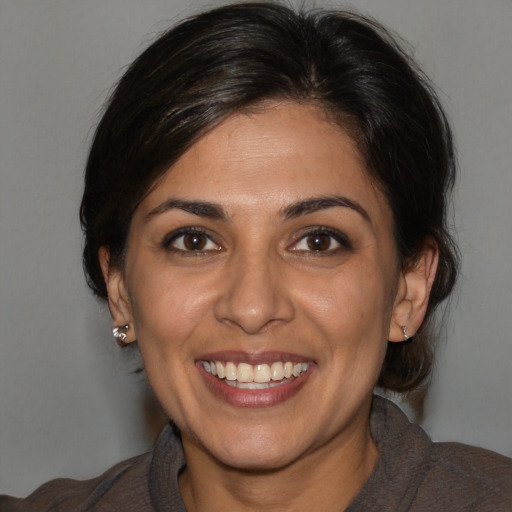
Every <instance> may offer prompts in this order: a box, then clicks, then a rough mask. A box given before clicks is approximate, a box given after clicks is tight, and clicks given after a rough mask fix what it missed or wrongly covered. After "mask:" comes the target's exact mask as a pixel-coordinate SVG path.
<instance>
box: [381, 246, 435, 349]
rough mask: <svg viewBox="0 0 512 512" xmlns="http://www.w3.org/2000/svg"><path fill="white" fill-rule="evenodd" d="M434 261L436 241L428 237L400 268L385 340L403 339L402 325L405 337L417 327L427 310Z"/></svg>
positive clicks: (432, 282) (410, 334)
mask: <svg viewBox="0 0 512 512" xmlns="http://www.w3.org/2000/svg"><path fill="white" fill-rule="evenodd" d="M438 262H439V251H438V248H437V244H436V243H435V242H434V241H433V240H428V241H427V242H426V243H425V245H424V247H423V250H422V252H421V255H420V257H419V258H418V259H417V260H415V261H414V262H413V264H412V265H411V266H410V267H408V268H406V269H404V270H403V271H402V275H401V277H400V283H399V286H398V292H397V295H396V298H395V304H394V306H393V315H392V318H391V325H390V329H389V338H388V339H389V341H393V342H399V341H404V339H405V337H404V330H403V328H404V327H405V328H406V329H407V335H408V337H412V336H414V334H416V332H417V331H418V329H419V328H420V326H421V323H422V322H423V319H424V318H425V313H426V312H427V306H428V300H429V297H430V291H431V290H432V285H433V284H434V279H435V277H436V272H437V265H438Z"/></svg>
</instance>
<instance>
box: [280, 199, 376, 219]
mask: <svg viewBox="0 0 512 512" xmlns="http://www.w3.org/2000/svg"><path fill="white" fill-rule="evenodd" d="M336 207H342V208H350V209H351V210H354V211H355V212H357V213H359V215H361V217H363V218H364V219H365V220H366V221H368V222H371V219H370V216H369V215H368V212H367V211H366V210H365V209H364V208H363V207H362V206H361V205H360V204H359V203H357V202H356V201H353V200H352V199H349V198H348V197H344V196H322V197H311V198H309V199H305V200H303V201H299V202H297V203H293V204H291V205H289V206H287V207H286V208H284V210H283V215H284V218H285V219H294V218H296V217H300V216H301V215H307V214H308V213H314V212H318V211H320V210H327V209H328V208H336Z"/></svg>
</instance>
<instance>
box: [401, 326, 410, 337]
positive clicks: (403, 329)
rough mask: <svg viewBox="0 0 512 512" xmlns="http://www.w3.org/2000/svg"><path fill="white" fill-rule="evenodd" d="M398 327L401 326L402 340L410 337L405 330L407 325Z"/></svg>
mask: <svg viewBox="0 0 512 512" xmlns="http://www.w3.org/2000/svg"><path fill="white" fill-rule="evenodd" d="M400 327H402V332H403V333H404V341H407V340H408V339H409V338H410V336H409V333H408V332H407V326H406V325H401V326H400Z"/></svg>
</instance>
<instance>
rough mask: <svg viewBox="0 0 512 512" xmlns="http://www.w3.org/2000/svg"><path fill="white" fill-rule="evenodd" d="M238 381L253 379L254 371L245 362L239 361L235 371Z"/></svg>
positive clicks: (250, 380)
mask: <svg viewBox="0 0 512 512" xmlns="http://www.w3.org/2000/svg"><path fill="white" fill-rule="evenodd" d="M236 375H237V377H236V380H237V381H238V382H252V381H253V380H254V371H253V369H252V365H250V364H247V363H239V365H238V370H237V373H236Z"/></svg>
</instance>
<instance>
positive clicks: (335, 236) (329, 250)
mask: <svg viewBox="0 0 512 512" xmlns="http://www.w3.org/2000/svg"><path fill="white" fill-rule="evenodd" d="M194 235H196V236H198V237H201V238H203V237H204V240H203V241H204V243H205V245H204V246H202V247H200V248H198V249H193V248H190V247H189V248H187V247H186V246H185V245H184V244H185V243H186V241H185V237H186V236H192V237H193V236H194ZM315 236H316V237H323V236H326V237H328V239H329V240H328V246H327V247H326V248H325V249H321V248H319V249H313V248H311V246H310V245H309V244H308V239H311V238H312V237H315ZM180 238H183V240H182V243H181V245H182V247H176V246H175V245H174V244H176V242H177V241H178V240H180ZM333 241H334V243H335V244H338V246H337V247H334V248H333V247H332V245H333ZM301 243H306V244H308V248H302V249H301V248H299V246H300V244H301ZM209 244H214V245H215V248H213V249H212V248H207V246H208V245H209ZM161 245H162V247H163V248H164V249H166V250H167V251H171V252H176V253H180V254H186V255H194V256H200V255H202V254H206V253H211V252H216V251H221V250H222V247H220V246H219V245H218V244H217V243H215V242H214V241H213V239H212V237H211V236H210V235H209V234H208V233H207V232H206V231H205V230H203V229H201V228H195V227H185V228H180V229H178V230H176V231H173V232H172V233H169V234H168V235H166V236H165V237H164V239H163V240H162V242H161ZM288 250H290V251H292V252H300V253H305V254H308V253H309V254H312V255H319V256H328V255H331V254H335V253H338V252H340V251H343V250H349V251H352V250H353V247H352V245H351V243H350V241H349V239H348V237H347V235H345V234H344V233H342V232H341V231H338V230H336V229H332V228H326V227H320V226H319V227H315V228H311V229H309V230H308V231H306V232H304V233H302V234H301V235H300V236H298V237H297V238H296V240H295V242H294V243H293V244H292V245H291V246H289V248H288Z"/></svg>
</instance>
